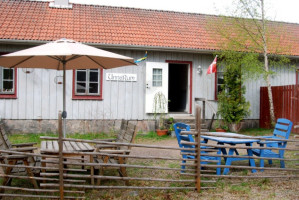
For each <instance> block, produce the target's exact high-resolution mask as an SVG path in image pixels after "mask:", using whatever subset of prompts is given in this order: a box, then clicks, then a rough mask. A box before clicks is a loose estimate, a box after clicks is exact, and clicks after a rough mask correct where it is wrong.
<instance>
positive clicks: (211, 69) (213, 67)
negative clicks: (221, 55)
mask: <svg viewBox="0 0 299 200" xmlns="http://www.w3.org/2000/svg"><path fill="white" fill-rule="evenodd" d="M216 72H217V56H216V57H215V59H214V61H213V62H212V64H210V66H209V68H208V71H207V74H212V73H216Z"/></svg>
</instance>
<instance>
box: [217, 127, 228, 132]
mask: <svg viewBox="0 0 299 200" xmlns="http://www.w3.org/2000/svg"><path fill="white" fill-rule="evenodd" d="M216 132H226V130H224V129H222V128H216Z"/></svg>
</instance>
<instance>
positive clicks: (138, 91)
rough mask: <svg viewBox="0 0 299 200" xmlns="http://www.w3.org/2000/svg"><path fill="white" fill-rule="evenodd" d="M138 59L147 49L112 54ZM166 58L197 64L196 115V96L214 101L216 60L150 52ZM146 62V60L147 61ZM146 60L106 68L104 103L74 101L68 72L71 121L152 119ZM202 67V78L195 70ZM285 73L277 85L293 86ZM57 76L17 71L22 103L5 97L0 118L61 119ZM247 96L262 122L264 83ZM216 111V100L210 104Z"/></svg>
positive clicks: (153, 58) (155, 58) (253, 85)
mask: <svg viewBox="0 0 299 200" xmlns="http://www.w3.org/2000/svg"><path fill="white" fill-rule="evenodd" d="M23 48H25V46H20V47H15V46H11V47H10V46H8V45H6V46H4V45H0V51H3V52H6V51H11V52H12V51H16V50H20V49H23ZM108 50H109V51H113V52H115V53H119V54H123V55H126V56H129V57H133V58H134V59H138V58H141V57H143V56H144V53H145V51H135V50H130V51H129V50H111V49H108ZM165 60H179V61H192V64H193V70H192V73H193V74H192V78H193V89H192V94H193V95H192V104H193V105H192V108H193V111H192V113H194V98H195V97H199V98H207V99H209V100H214V99H215V97H214V88H215V75H214V74H212V75H206V71H207V68H208V66H209V65H210V64H211V62H212V61H213V56H212V55H211V54H199V53H178V52H158V51H149V52H148V59H147V60H146V61H150V62H165ZM146 61H145V62H146ZM145 62H141V63H139V64H138V66H128V67H122V68H116V69H111V70H104V74H103V100H102V101H94V100H72V79H73V77H72V76H73V74H72V71H71V70H68V71H67V74H66V76H67V77H66V80H67V83H66V109H67V112H68V117H67V118H68V119H87V120H88V119H122V118H124V119H131V120H136V119H137V120H143V119H148V118H152V116H149V115H147V114H145V111H144V110H145V105H144V102H145ZM198 66H201V67H202V69H203V71H202V74H198V73H197V72H196V69H197V67H198ZM110 72H113V73H130V74H137V82H114V81H106V80H105V79H106V77H105V76H106V73H110ZM280 72H281V75H279V76H277V77H276V78H275V79H273V83H272V84H273V85H279V84H284V85H287V84H294V83H295V73H294V71H291V70H282V71H280ZM56 76H62V71H56V70H46V69H35V70H34V71H33V73H30V74H26V73H24V72H23V71H22V69H18V80H17V84H18V94H17V99H0V117H1V118H3V119H36V120H39V119H43V120H47V119H57V115H58V111H59V110H62V85H57V84H55V83H54V78H55V77H56ZM245 85H246V88H247V89H246V91H247V92H246V98H247V99H248V101H249V102H250V104H251V115H250V116H248V119H259V116H260V113H259V99H260V96H259V95H260V93H259V90H260V86H264V83H263V81H260V80H258V81H256V80H251V81H247V82H246V83H245ZM210 103H211V104H212V106H213V107H214V109H217V102H216V101H211V102H210ZM187 106H188V107H189V105H187ZM212 113H213V110H212V109H211V108H210V107H209V106H207V107H206V118H207V119H210V118H211V117H212Z"/></svg>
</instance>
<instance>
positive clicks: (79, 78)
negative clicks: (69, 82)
mask: <svg viewBox="0 0 299 200" xmlns="http://www.w3.org/2000/svg"><path fill="white" fill-rule="evenodd" d="M100 82H101V80H100V70H98V69H80V70H76V83H75V91H76V92H75V93H76V95H100Z"/></svg>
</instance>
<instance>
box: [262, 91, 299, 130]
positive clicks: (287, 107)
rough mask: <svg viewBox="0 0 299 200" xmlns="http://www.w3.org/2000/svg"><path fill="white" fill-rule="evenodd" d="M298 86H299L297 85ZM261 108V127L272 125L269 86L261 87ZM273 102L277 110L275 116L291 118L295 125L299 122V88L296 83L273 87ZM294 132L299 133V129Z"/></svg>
mask: <svg viewBox="0 0 299 200" xmlns="http://www.w3.org/2000/svg"><path fill="white" fill-rule="evenodd" d="M297 87H298V86H297ZM260 93H261V98H260V102H261V109H260V127H262V128H269V127H270V112H269V98H268V90H267V87H261V92H260ZM272 93H273V104H274V110H275V118H286V119H289V120H291V121H292V122H293V123H294V125H298V124H299V113H298V110H299V107H298V105H299V99H298V95H299V90H298V88H297V91H296V85H286V86H276V87H272ZM292 132H296V133H299V130H298V129H293V130H292Z"/></svg>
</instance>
